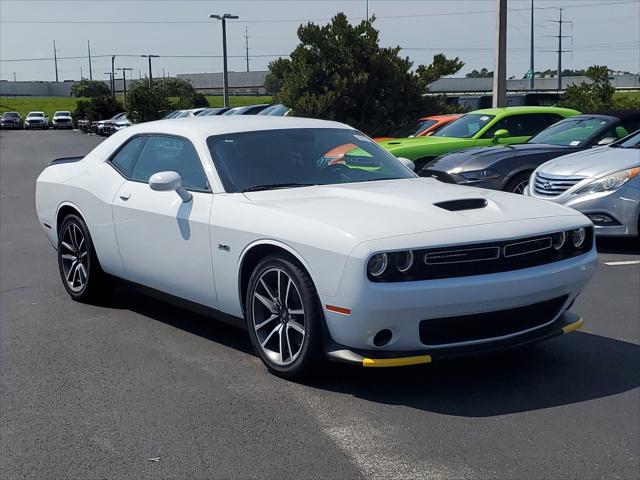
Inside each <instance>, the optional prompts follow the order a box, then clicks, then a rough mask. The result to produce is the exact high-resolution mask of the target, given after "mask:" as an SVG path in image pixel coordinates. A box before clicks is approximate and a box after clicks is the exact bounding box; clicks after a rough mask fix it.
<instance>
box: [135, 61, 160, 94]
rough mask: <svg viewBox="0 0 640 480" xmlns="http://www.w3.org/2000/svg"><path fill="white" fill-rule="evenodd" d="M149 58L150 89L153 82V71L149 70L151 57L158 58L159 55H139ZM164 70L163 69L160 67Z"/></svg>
mask: <svg viewBox="0 0 640 480" xmlns="http://www.w3.org/2000/svg"><path fill="white" fill-rule="evenodd" d="M140 56H141V57H145V58H148V59H149V90H151V84H152V83H153V73H152V71H151V59H152V58H158V57H159V56H160V55H140ZM162 70H163V71H164V69H162Z"/></svg>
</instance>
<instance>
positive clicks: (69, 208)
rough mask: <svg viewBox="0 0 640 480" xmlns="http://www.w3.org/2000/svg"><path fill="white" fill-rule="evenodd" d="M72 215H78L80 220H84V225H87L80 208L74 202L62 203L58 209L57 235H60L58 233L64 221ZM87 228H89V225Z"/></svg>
mask: <svg viewBox="0 0 640 480" xmlns="http://www.w3.org/2000/svg"><path fill="white" fill-rule="evenodd" d="M71 214H76V215H78V216H79V217H80V218H82V220H84V223H87V221H86V220H85V217H84V214H83V213H82V210H81V209H80V207H78V206H77V205H76V204H75V203H72V202H62V203H61V204H60V205H58V209H57V211H56V235H58V232H59V231H60V225H62V221H63V220H64V218H65V217H66V216H67V215H71ZM87 228H89V226H88V225H87ZM89 233H91V232H89Z"/></svg>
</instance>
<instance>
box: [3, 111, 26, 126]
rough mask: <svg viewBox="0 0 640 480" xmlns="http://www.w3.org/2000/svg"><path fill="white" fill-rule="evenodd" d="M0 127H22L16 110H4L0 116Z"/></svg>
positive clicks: (20, 118)
mask: <svg viewBox="0 0 640 480" xmlns="http://www.w3.org/2000/svg"><path fill="white" fill-rule="evenodd" d="M0 128H14V129H15V128H22V117H21V116H20V114H19V113H18V112H4V113H3V114H2V117H0Z"/></svg>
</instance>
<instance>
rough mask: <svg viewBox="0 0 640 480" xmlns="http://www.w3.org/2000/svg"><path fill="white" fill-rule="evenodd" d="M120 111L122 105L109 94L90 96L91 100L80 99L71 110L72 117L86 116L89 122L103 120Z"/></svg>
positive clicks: (76, 118)
mask: <svg viewBox="0 0 640 480" xmlns="http://www.w3.org/2000/svg"><path fill="white" fill-rule="evenodd" d="M120 112H122V105H121V104H120V102H118V101H117V100H116V99H115V98H113V97H112V96H111V95H103V96H102V97H96V98H92V99H91V100H80V101H78V103H77V105H76V110H75V112H73V117H74V119H75V120H76V121H77V120H79V119H83V118H86V119H87V120H89V121H90V122H93V121H95V120H104V119H106V118H111V117H113V116H114V115H115V114H116V113H120Z"/></svg>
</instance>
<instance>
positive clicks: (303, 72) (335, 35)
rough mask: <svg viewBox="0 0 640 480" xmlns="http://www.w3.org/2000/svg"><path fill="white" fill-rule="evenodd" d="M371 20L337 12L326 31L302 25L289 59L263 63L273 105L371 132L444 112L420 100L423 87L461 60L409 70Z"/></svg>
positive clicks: (438, 104) (437, 100) (435, 102)
mask: <svg viewBox="0 0 640 480" xmlns="http://www.w3.org/2000/svg"><path fill="white" fill-rule="evenodd" d="M374 20H375V18H374V17H372V19H371V21H363V22H361V23H360V24H358V25H350V24H349V22H348V20H347V17H346V16H345V15H344V14H343V13H339V14H337V15H336V16H335V17H334V18H333V19H332V21H331V23H329V24H328V25H325V26H318V25H315V24H313V23H308V24H306V25H301V26H300V27H299V28H298V38H299V40H300V44H299V45H298V46H297V47H296V48H295V49H294V50H293V52H292V53H291V55H290V58H288V59H285V58H280V59H278V60H275V61H273V62H271V63H270V64H269V70H270V74H269V76H268V80H267V82H266V84H267V87H268V89H270V90H272V91H273V94H274V95H273V98H274V101H275V102H279V103H283V104H284V105H287V106H288V107H290V108H291V109H292V111H293V113H294V114H295V115H298V116H308V117H315V118H323V119H329V120H338V121H341V122H345V123H348V124H350V125H353V126H354V127H356V128H359V129H361V130H363V131H366V132H367V133H369V134H371V135H378V134H383V133H385V132H388V131H390V130H393V129H395V128H396V127H398V126H400V125H402V124H404V123H406V122H408V121H415V119H416V118H418V117H420V116H423V115H428V114H430V113H434V112H436V111H442V110H444V109H445V108H446V107H445V105H444V102H443V101H442V99H441V97H435V96H426V95H425V94H426V93H427V91H428V86H429V84H430V83H432V82H434V81H435V80H437V79H439V78H441V77H443V76H446V75H452V74H454V73H456V72H457V71H459V70H460V68H462V66H463V65H464V64H463V62H461V61H460V60H459V59H458V58H455V59H447V58H446V57H445V56H444V55H436V56H434V58H433V63H432V64H431V65H427V66H424V65H421V66H419V67H418V68H417V69H416V70H415V72H414V71H412V67H413V63H412V62H411V61H409V59H408V58H406V57H404V58H403V57H400V56H399V53H400V47H395V48H382V47H380V45H379V36H378V31H377V30H376V29H375V28H373V25H372V24H373V22H374Z"/></svg>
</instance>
